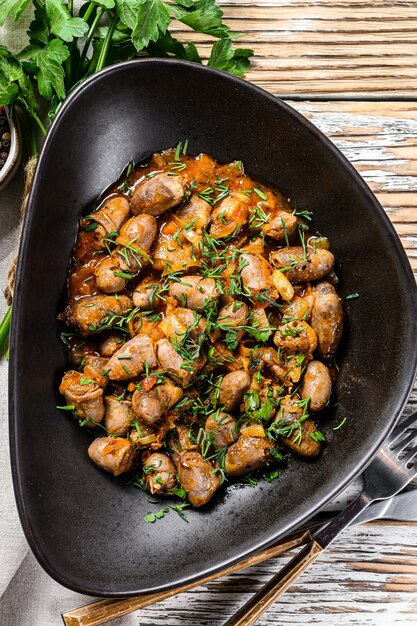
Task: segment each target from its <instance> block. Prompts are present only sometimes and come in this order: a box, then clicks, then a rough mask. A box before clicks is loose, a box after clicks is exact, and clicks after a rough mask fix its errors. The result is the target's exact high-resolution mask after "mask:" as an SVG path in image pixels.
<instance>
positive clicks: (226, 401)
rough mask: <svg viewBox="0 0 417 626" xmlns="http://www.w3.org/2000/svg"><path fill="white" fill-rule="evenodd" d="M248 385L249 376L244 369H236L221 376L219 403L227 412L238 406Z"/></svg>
mask: <svg viewBox="0 0 417 626" xmlns="http://www.w3.org/2000/svg"><path fill="white" fill-rule="evenodd" d="M249 385H250V376H249V374H247V373H246V372H245V371H244V370H236V371H235V372H229V373H228V374H226V375H225V376H223V379H222V381H221V383H220V390H219V403H220V404H222V405H224V410H225V411H226V412H227V413H231V412H232V411H234V410H235V409H237V408H238V406H239V404H240V403H241V402H242V400H243V396H244V394H245V392H246V391H247V390H248V389H249Z"/></svg>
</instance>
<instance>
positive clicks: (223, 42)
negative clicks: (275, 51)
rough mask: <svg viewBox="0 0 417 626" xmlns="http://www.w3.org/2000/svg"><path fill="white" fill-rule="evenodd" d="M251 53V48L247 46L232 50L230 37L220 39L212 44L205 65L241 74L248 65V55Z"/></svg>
mask: <svg viewBox="0 0 417 626" xmlns="http://www.w3.org/2000/svg"><path fill="white" fill-rule="evenodd" d="M252 55H253V50H250V49H248V48H236V50H233V44H232V40H231V39H220V40H219V41H217V42H216V43H215V44H214V46H213V48H212V50H211V54H210V58H209V60H208V62H207V65H209V66H210V67H215V68H216V69H218V70H223V71H224V72H229V73H230V74H236V75H237V76H242V75H243V74H244V73H245V72H246V71H247V69H248V67H249V65H250V62H249V57H251V56H252Z"/></svg>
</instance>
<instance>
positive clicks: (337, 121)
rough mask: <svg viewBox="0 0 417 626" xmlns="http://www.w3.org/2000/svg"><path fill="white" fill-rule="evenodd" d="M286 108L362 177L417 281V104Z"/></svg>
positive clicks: (297, 104) (303, 104)
mask: <svg viewBox="0 0 417 626" xmlns="http://www.w3.org/2000/svg"><path fill="white" fill-rule="evenodd" d="M416 14H417V4H416ZM290 104H292V106H294V107H295V108H296V109H297V110H298V111H300V113H302V114H303V115H305V116H306V117H308V118H309V119H310V120H311V121H312V122H313V123H314V124H315V125H316V126H318V127H319V128H320V130H322V131H323V132H324V133H325V134H326V135H327V136H328V137H330V139H332V141H334V143H335V144H336V145H337V146H338V148H340V150H341V151H342V152H343V153H344V155H345V156H346V157H347V158H348V159H349V161H350V162H351V163H352V164H353V165H354V166H355V167H356V169H357V170H358V171H359V172H360V174H361V175H362V176H363V177H364V179H365V180H366V182H367V183H368V185H369V186H370V187H371V189H372V190H373V191H374V192H375V194H376V195H377V197H378V199H379V201H380V202H381V204H382V206H383V208H384V209H385V211H386V212H387V214H388V216H389V218H390V220H391V221H392V223H393V224H394V227H395V229H396V231H397V233H398V234H399V236H400V238H401V241H402V244H403V246H404V248H405V249H406V252H407V255H408V258H409V259H410V262H411V265H412V267H413V270H414V273H415V275H416V276H417V103H416V102H292V103H290Z"/></svg>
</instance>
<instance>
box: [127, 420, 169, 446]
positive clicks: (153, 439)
mask: <svg viewBox="0 0 417 626" xmlns="http://www.w3.org/2000/svg"><path fill="white" fill-rule="evenodd" d="M132 423H133V422H132ZM171 429H172V426H171V424H170V423H169V422H168V420H167V421H163V422H160V423H159V424H155V425H154V426H148V425H147V424H143V423H142V424H140V423H139V421H138V420H137V419H136V420H134V427H133V428H132V430H131V431H130V433H129V439H130V441H131V442H132V443H133V444H134V445H135V448H140V449H143V448H146V449H148V450H149V449H150V450H159V448H162V446H163V445H164V440H165V436H166V434H167V433H168V431H169V430H171Z"/></svg>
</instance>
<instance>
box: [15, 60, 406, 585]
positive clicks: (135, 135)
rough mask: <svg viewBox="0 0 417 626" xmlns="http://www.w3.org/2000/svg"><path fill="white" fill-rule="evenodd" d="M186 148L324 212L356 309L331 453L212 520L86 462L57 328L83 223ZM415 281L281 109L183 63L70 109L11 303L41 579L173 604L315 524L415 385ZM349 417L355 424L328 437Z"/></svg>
mask: <svg viewBox="0 0 417 626" xmlns="http://www.w3.org/2000/svg"><path fill="white" fill-rule="evenodd" d="M185 138H187V139H188V140H189V145H190V151H191V152H192V153H198V152H200V151H204V152H207V153H209V154H211V155H213V156H214V157H215V158H216V159H219V160H220V161H231V160H233V159H242V160H243V162H244V164H245V166H246V169H247V171H248V173H250V174H251V175H252V176H253V177H254V178H256V179H258V180H260V181H262V182H264V183H266V184H272V185H276V186H278V187H281V188H283V189H285V190H287V191H288V193H290V194H291V197H292V198H293V199H294V200H295V201H296V203H297V205H298V207H301V208H305V209H310V210H313V211H314V225H315V227H316V228H317V229H318V230H319V231H320V232H321V233H323V234H325V235H328V236H329V237H330V239H331V246H332V250H333V251H334V253H335V255H336V258H337V262H338V266H337V272H338V274H339V275H340V277H341V282H340V286H341V292H342V294H343V295H347V294H349V293H351V292H358V293H359V295H360V297H359V298H358V299H357V300H352V301H349V302H348V303H347V305H346V309H347V318H346V332H345V342H344V343H345V345H344V347H343V349H342V353H341V358H340V370H341V371H340V379H339V382H338V385H337V390H336V393H335V401H337V402H338V405H337V406H336V407H333V409H332V411H331V413H332V416H331V419H329V421H328V422H327V423H326V424H324V425H323V426H322V428H323V430H324V431H325V432H326V433H327V435H328V439H329V445H328V446H327V447H326V449H325V450H324V453H323V455H322V457H321V458H320V459H319V460H318V461H317V462H315V463H308V462H306V461H302V460H300V459H297V458H292V459H291V461H290V463H289V466H288V468H287V469H286V470H285V471H283V472H282V475H281V477H280V478H279V479H278V480H276V481H274V483H272V484H267V483H266V482H264V481H261V482H260V484H259V485H258V487H257V488H256V489H253V488H251V487H249V486H246V487H244V488H236V487H232V488H229V490H228V491H227V492H226V495H223V496H219V497H218V498H217V500H216V501H215V502H213V503H212V504H211V505H210V506H208V507H207V508H206V509H205V510H196V511H191V510H189V511H188V518H189V524H186V523H184V522H183V521H182V520H181V519H180V518H179V517H178V516H177V515H176V513H175V512H173V511H171V512H170V513H169V515H167V516H166V517H165V518H164V519H162V520H159V521H158V523H156V524H153V525H152V524H147V523H145V522H144V521H143V516H144V515H146V514H147V513H149V512H150V511H152V510H155V509H156V508H159V507H157V505H152V504H149V503H148V502H147V500H146V499H145V494H144V493H143V492H141V491H140V490H137V489H135V488H133V487H129V486H127V485H126V484H125V482H124V481H123V480H122V479H118V480H116V479H114V478H113V477H112V476H110V475H108V474H106V473H105V472H103V471H101V470H99V469H98V468H97V467H96V466H94V465H93V464H92V463H91V462H90V461H89V459H88V457H87V454H86V449H87V446H88V442H89V441H90V439H91V435H90V434H89V433H88V432H86V431H85V430H82V429H80V428H78V426H77V424H76V423H75V422H74V420H73V418H72V417H70V416H68V415H64V414H63V413H62V412H60V411H59V410H58V409H56V408H55V407H56V405H58V404H61V403H62V398H61V397H60V396H59V394H58V385H59V380H60V377H61V376H62V373H63V371H64V370H65V368H66V366H67V362H66V355H65V350H64V348H63V345H62V344H61V342H60V339H59V332H58V331H59V325H58V322H57V315H58V313H59V312H60V311H61V310H62V308H63V303H64V300H65V289H66V275H67V269H68V263H69V259H70V255H71V249H72V246H73V243H74V238H75V235H76V232H77V226H78V219H79V217H80V215H81V214H82V212H83V211H85V210H86V208H87V207H88V206H89V205H90V204H91V203H92V202H93V201H94V200H95V198H96V197H97V196H98V195H99V194H100V192H102V190H103V189H104V188H105V187H106V186H107V185H108V184H109V183H110V182H111V181H113V180H115V179H116V178H117V177H118V176H119V174H120V173H121V172H122V170H123V168H124V167H125V166H126V164H127V163H128V161H129V160H131V159H133V160H135V161H136V162H138V161H141V160H142V159H144V158H145V157H147V156H148V155H149V154H150V153H152V152H155V151H159V150H161V149H163V148H168V147H171V146H175V144H176V143H177V142H178V141H180V140H184V139H185ZM415 293H416V287H415V282H414V279H413V276H412V273H411V270H410V266H409V263H408V261H407V258H406V255H405V253H404V250H403V249H402V246H401V244H400V242H399V240H398V237H397V236H396V234H395V232H394V230H393V228H392V226H391V224H390V222H389V221H388V219H387V217H386V215H385V213H384V211H383V210H382V208H381V207H380V205H379V204H378V202H377V200H376V199H375V197H374V195H373V194H372V193H371V191H370V190H369V189H368V187H367V186H366V184H365V183H364V182H363V180H362V179H361V178H360V176H359V175H358V174H357V173H356V172H355V170H354V169H353V168H352V167H351V166H350V165H349V163H348V162H347V161H346V159H345V158H344V157H343V156H342V155H341V154H340V152H339V151H338V150H337V149H336V148H335V147H334V146H333V144H331V143H330V141H328V140H327V139H326V137H324V136H323V135H322V134H321V133H320V132H319V131H318V130H317V129H316V128H315V127H314V126H312V125H311V124H310V123H309V122H308V121H306V120H305V119H304V118H303V117H302V116H301V115H300V114H298V113H297V112H295V111H294V110H293V109H291V107H289V106H288V105H286V104H284V103H283V102H281V101H280V100H278V99H276V98H274V97H272V96H271V95H269V94H267V93H266V92H264V91H262V90H261V89H259V88H257V87H254V86H253V85H251V84H249V83H247V82H244V81H243V80H240V79H237V78H233V77H231V76H229V75H227V74H224V73H222V72H218V71H215V70H211V69H207V68H204V67H201V66H199V65H194V64H191V63H186V62H180V61H173V60H140V61H132V62H130V63H122V64H120V65H116V66H113V67H110V68H108V69H106V70H104V71H103V72H100V73H99V74H98V75H97V76H93V77H92V78H90V79H89V80H88V81H87V82H85V83H84V84H83V85H81V86H80V87H79V88H78V89H76V90H75V91H74V93H73V94H72V95H71V96H70V97H69V98H68V100H67V102H66V103H65V105H64V106H63V107H62V109H61V111H60V112H59V114H58V116H57V118H56V120H55V122H54V124H53V126H52V128H51V130H50V132H49V134H48V137H47V139H46V142H45V146H44V148H43V151H42V155H41V158H40V160H39V165H38V168H37V171H36V176H35V179H34V182H33V187H32V191H31V195H30V202H29V208H28V217H27V219H26V223H25V228H24V232H23V239H22V245H21V251H20V258H19V268H18V273H17V281H16V292H15V301H14V305H13V311H14V313H13V324H12V350H11V362H10V432H11V454H12V466H13V474H14V485H15V491H16V498H17V505H18V508H19V512H20V516H21V521H22V524H23V527H24V530H25V533H26V537H27V539H28V541H29V544H30V546H31V548H32V550H33V551H34V553H35V555H36V557H37V558H38V560H39V562H40V563H41V565H42V566H43V567H44V568H45V569H46V571H47V572H48V573H49V574H50V575H51V576H52V577H53V578H55V579H56V580H57V581H58V582H60V583H62V584H63V585H66V586H67V587H70V588H72V589H74V590H76V591H79V592H82V593H87V594H92V595H100V596H129V595H136V594H140V593H145V592H151V591H156V590H162V589H166V588H169V587H172V586H175V585H179V584H181V583H185V582H188V581H190V580H193V579H196V578H197V577H200V576H202V575H205V574H208V573H210V572H213V571H215V570H218V569H220V568H221V567H224V566H225V565H226V564H230V563H232V562H234V561H237V560H238V559H241V558H242V557H244V556H247V555H248V554H250V553H252V552H254V551H255V550H259V549H260V548H262V547H265V546H267V545H268V544H271V543H272V542H274V541H275V540H277V539H278V538H279V537H280V536H281V535H283V534H285V533H287V532H288V531H289V530H291V529H293V528H294V527H295V526H297V525H298V524H300V522H302V521H303V520H305V519H306V518H308V517H310V516H311V515H313V513H315V512H316V511H318V510H319V509H320V508H321V507H322V506H323V505H324V504H325V503H326V502H327V501H328V500H330V498H332V497H334V496H335V495H336V494H337V493H338V492H340V491H341V490H342V489H343V488H344V487H345V486H346V485H347V484H348V483H349V482H350V481H351V480H352V478H354V477H355V476H356V475H357V474H358V473H359V472H360V471H361V470H363V469H364V467H365V466H366V464H367V463H368V462H369V461H370V459H371V457H372V456H373V454H374V453H375V452H376V450H377V449H378V448H379V446H380V445H381V443H382V441H383V440H384V438H385V436H386V435H387V433H388V431H389V430H390V429H391V427H392V426H393V425H394V422H395V420H396V419H397V417H398V416H399V415H400V412H401V410H402V408H403V406H404V403H405V402H406V399H407V397H408V394H409V391H410V388H411V385H412V382H413V380H414V375H415V371H416V349H415V348H416V338H417V328H416V320H417V317H416V309H415V302H416V300H415ZM343 417H346V418H347V420H346V423H345V425H344V427H343V428H341V429H340V430H336V431H333V430H332V427H334V426H335V425H336V424H337V423H338V422H339V421H340V420H341V419H342V418H343Z"/></svg>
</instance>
